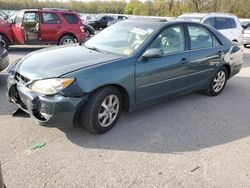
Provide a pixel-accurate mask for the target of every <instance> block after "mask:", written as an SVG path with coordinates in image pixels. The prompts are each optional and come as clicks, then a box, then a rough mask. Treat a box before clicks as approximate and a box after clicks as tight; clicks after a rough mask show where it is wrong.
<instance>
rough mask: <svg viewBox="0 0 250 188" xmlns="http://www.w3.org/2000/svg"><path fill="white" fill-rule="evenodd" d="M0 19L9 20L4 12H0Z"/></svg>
mask: <svg viewBox="0 0 250 188" xmlns="http://www.w3.org/2000/svg"><path fill="white" fill-rule="evenodd" d="M0 17H2V18H3V19H5V20H7V19H8V18H9V16H8V14H6V13H5V12H4V11H2V10H0Z"/></svg>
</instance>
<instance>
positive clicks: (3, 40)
mask: <svg viewBox="0 0 250 188" xmlns="http://www.w3.org/2000/svg"><path fill="white" fill-rule="evenodd" d="M1 42H2V43H3V47H4V48H6V49H7V50H8V49H9V46H10V42H9V40H8V39H7V38H6V37H5V36H2V41H1Z"/></svg>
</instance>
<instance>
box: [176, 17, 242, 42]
mask: <svg viewBox="0 0 250 188" xmlns="http://www.w3.org/2000/svg"><path fill="white" fill-rule="evenodd" d="M177 19H179V20H190V21H195V22H200V23H204V24H207V25H209V26H211V27H213V28H215V29H216V30H218V31H219V32H221V33H222V34H223V35H225V36H226V37H227V38H228V39H230V40H232V41H235V42H238V43H240V44H241V43H242V31H243V28H242V26H241V24H240V21H239V19H238V17H237V16H235V15H233V14H229V13H186V14H182V15H180V16H179V17H177Z"/></svg>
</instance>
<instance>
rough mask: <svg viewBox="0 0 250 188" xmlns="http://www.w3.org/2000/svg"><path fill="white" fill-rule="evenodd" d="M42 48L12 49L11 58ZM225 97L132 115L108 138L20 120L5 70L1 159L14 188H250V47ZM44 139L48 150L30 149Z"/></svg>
mask: <svg viewBox="0 0 250 188" xmlns="http://www.w3.org/2000/svg"><path fill="white" fill-rule="evenodd" d="M36 49H39V48H37V47H29V46H24V47H12V48H11V49H10V53H9V55H10V59H11V62H13V61H14V60H15V59H18V58H19V57H22V56H23V55H25V54H27V53H29V52H31V51H34V50H36ZM244 59H245V65H244V68H243V69H242V71H241V72H240V73H239V74H238V75H237V76H236V77H234V78H232V79H231V80H229V82H228V84H227V87H226V88H225V90H224V92H223V93H222V94H221V95H220V96H218V97H207V96H205V95H202V94H201V93H194V94H190V95H186V96H182V97H179V98H176V99H174V100H171V101H168V102H164V103H161V104H157V105H153V106H150V107H147V108H145V109H142V110H138V111H135V112H132V113H126V112H124V113H123V114H122V115H121V118H120V120H119V122H118V124H117V126H116V127H114V128H113V129H112V130H111V131H110V132H108V133H106V134H104V135H99V136H96V135H91V134H89V133H88V132H86V131H84V130H82V129H81V128H73V129H57V128H46V127H41V126H39V125H36V124H34V123H33V122H32V121H31V120H30V119H29V118H28V117H26V116H23V117H15V118H13V117H12V116H11V115H10V113H11V112H12V111H14V110H15V109H16V107H15V106H14V105H11V104H9V103H8V102H7V100H6V97H5V87H6V84H5V81H6V76H7V74H6V73H5V72H2V73H0V161H1V163H2V169H3V176H4V181H5V183H6V185H7V187H8V188H9V187H14V188H15V187H25V188H26V187H60V188H61V187H188V188H190V187H249V185H250V165H249V164H250V123H249V122H250V116H249V111H250V49H245V56H244ZM39 142H46V145H45V146H44V147H42V148H40V149H36V150H30V147H31V146H32V145H33V144H35V143H39Z"/></svg>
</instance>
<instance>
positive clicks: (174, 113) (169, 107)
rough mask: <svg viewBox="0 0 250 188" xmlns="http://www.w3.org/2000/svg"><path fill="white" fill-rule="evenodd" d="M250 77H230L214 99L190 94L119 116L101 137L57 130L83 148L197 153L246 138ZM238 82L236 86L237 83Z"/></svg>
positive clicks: (249, 129)
mask: <svg viewBox="0 0 250 188" xmlns="http://www.w3.org/2000/svg"><path fill="white" fill-rule="evenodd" d="M248 82H249V79H245V78H240V77H237V78H233V79H232V80H230V81H229V83H228V85H227V87H226V88H225V90H224V92H223V93H222V94H221V95H220V96H217V97H207V96H205V95H202V94H200V93H194V94H190V95H186V96H182V97H179V98H176V99H174V100H172V101H169V102H163V103H161V104H157V105H153V106H150V107H148V108H144V109H141V110H137V111H135V112H131V113H127V112H124V113H123V114H122V116H121V117H120V121H118V123H117V125H116V126H115V127H114V128H113V129H112V130H111V131H110V132H108V133H106V134H103V135H92V134H90V133H88V132H86V131H84V130H83V129H81V128H74V129H61V130H62V131H63V132H65V134H66V136H67V137H68V139H69V140H70V141H72V142H73V143H75V144H76V145H78V146H80V147H84V148H94V149H108V150H121V151H137V152H151V153H177V152H178V153H179V152H188V151H198V150H200V149H203V148H209V147H213V146H218V145H222V144H226V143H229V142H233V141H236V140H239V139H242V138H244V137H248V136H249V135H250V126H249V111H250V105H249V101H250V100H249V99H250V96H249V95H248V93H250V87H248V88H246V87H243V85H244V86H246V85H248V86H250V84H249V83H248ZM239 83H240V84H239Z"/></svg>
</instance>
